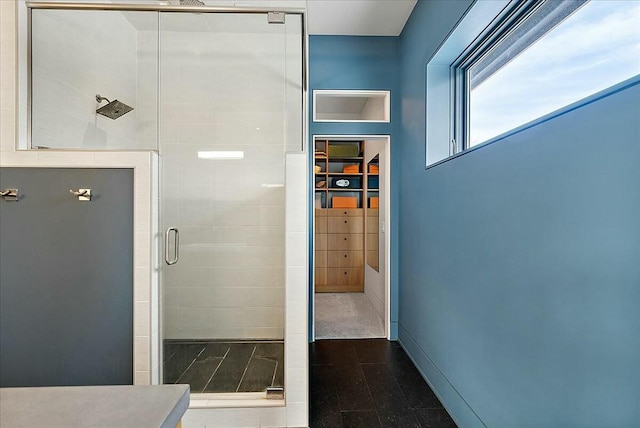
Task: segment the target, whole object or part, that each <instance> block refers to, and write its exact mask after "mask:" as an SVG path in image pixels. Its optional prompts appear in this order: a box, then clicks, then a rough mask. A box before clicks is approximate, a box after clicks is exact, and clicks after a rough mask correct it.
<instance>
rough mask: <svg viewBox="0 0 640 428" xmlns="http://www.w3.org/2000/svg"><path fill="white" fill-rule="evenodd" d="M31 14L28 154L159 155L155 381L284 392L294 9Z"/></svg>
mask: <svg viewBox="0 0 640 428" xmlns="http://www.w3.org/2000/svg"><path fill="white" fill-rule="evenodd" d="M30 19H31V31H30V37H31V44H30V49H31V67H30V70H31V79H30V96H29V100H30V104H29V115H30V119H29V141H30V148H32V149H57V150H119V151H122V150H154V151H158V153H159V155H160V174H159V176H160V183H159V189H160V201H159V212H158V213H153V215H158V217H159V219H158V223H159V225H160V230H158V231H157V233H158V238H159V240H160V241H161V242H162V245H161V246H160V247H161V251H160V253H161V254H160V258H161V259H160V260H159V262H158V267H159V269H158V270H159V276H160V283H161V284H160V288H159V302H160V306H159V308H160V315H159V318H160V319H161V322H160V325H158V326H157V328H158V331H159V337H160V340H161V343H160V344H159V347H161V349H162V352H161V358H162V364H161V366H162V369H161V371H162V375H161V377H162V381H163V382H164V383H189V384H190V385H191V392H192V393H256V394H259V396H264V395H265V393H266V392H267V391H268V393H269V394H275V395H278V394H280V395H281V394H282V390H283V387H284V346H283V344H284V324H285V323H284V313H285V311H284V309H285V307H284V306H285V305H284V303H285V295H284V293H285V186H286V182H285V157H286V156H285V155H286V153H288V152H300V151H302V144H303V114H302V113H303V96H304V90H303V88H304V76H303V56H304V52H303V21H302V15H301V14H300V13H283V12H276V11H268V10H258V11H255V10H234V9H219V8H211V7H180V6H166V7H159V6H144V5H143V6H140V5H137V6H134V5H124V4H105V5H96V4H86V5H84V6H83V5H79V4H60V5H57V6H56V5H53V4H52V3H49V4H47V7H42V8H37V7H34V8H32V9H31V10H30ZM302 179H304V177H302Z"/></svg>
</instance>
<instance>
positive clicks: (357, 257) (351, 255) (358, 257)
mask: <svg viewBox="0 0 640 428" xmlns="http://www.w3.org/2000/svg"><path fill="white" fill-rule="evenodd" d="M316 253H317V252H316ZM362 253H363V252H362V251H327V252H326V256H327V258H326V263H327V267H339V268H342V267H360V268H361V267H363V266H364V260H363V257H362ZM316 266H317V264H316Z"/></svg>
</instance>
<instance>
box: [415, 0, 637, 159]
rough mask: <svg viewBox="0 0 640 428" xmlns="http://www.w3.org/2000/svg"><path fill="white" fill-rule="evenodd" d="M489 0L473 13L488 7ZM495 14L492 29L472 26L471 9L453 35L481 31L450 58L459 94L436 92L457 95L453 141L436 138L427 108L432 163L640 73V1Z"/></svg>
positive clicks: (546, 1)
mask: <svg viewBox="0 0 640 428" xmlns="http://www.w3.org/2000/svg"><path fill="white" fill-rule="evenodd" d="M482 3H484V2H477V3H476V4H475V5H474V6H473V7H472V9H471V10H470V12H469V13H468V15H470V14H471V13H472V12H473V11H474V9H476V8H482V7H484V6H482ZM493 17H494V18H493V20H492V21H487V20H485V21H484V24H485V25H486V27H485V28H484V29H483V28H482V26H481V25H480V24H478V22H480V21H481V20H478V19H475V20H473V21H474V23H473V24H474V25H475V27H472V28H469V25H467V26H465V25H466V23H465V20H467V18H466V17H465V18H464V19H463V20H462V21H461V23H460V24H459V25H458V27H456V29H455V30H454V31H453V32H452V34H451V35H450V36H449V39H452V38H456V37H459V36H458V35H457V33H459V32H462V33H464V34H466V33H469V32H473V34H475V35H476V36H477V38H476V40H477V41H474V42H470V43H468V44H467V45H466V48H462V49H459V50H458V51H457V54H458V55H457V59H452V61H451V62H449V63H448V67H447V68H448V76H447V81H448V85H447V86H448V88H449V89H448V93H447V96H450V98H451V99H452V100H453V101H452V102H450V103H449V101H448V100H446V99H445V98H444V93H443V96H441V97H440V99H436V102H438V103H441V104H442V103H444V104H446V103H449V104H448V105H449V111H448V112H447V114H448V119H449V123H450V124H451V126H450V127H449V129H447V135H448V139H447V141H444V142H443V141H442V140H444V139H443V138H442V137H443V135H441V136H440V137H441V138H439V139H432V141H429V135H430V131H429V114H430V113H429V112H428V114H427V165H430V164H433V163H435V162H437V161H439V160H442V159H444V158H446V157H448V156H451V155H454V154H457V153H459V152H461V151H463V150H466V149H470V148H473V147H474V146H477V145H479V144H482V143H484V142H487V141H489V140H491V139H493V138H495V137H498V136H500V135H503V134H505V133H508V132H509V131H512V130H514V129H516V128H519V127H521V126H523V125H525V124H527V123H531V122H532V121H535V120H536V119H539V118H540V117H543V116H546V115H548V114H550V113H553V112H554V111H557V110H559V109H562V108H563V107H566V106H568V105H570V104H573V103H575V102H577V101H579V100H581V99H584V98H586V97H589V96H590V95H593V94H595V93H597V92H600V91H602V90H605V89H607V88H609V87H611V86H613V85H616V84H617V83H619V82H622V81H625V80H627V79H630V78H633V77H634V76H638V75H640V29H639V27H638V22H640V2H638V1H628V0H620V1H618V0H607V1H601V0H592V1H588V0H566V1H556V0H532V1H515V2H510V3H509V4H507V5H506V7H505V8H504V9H502V10H501V11H500V12H499V13H497V14H496V13H495V12H494V14H493ZM469 21H472V20H469ZM459 27H462V28H461V30H460V31H459ZM449 39H448V40H447V41H446V42H445V43H444V44H443V47H444V48H446V47H447V46H448V44H449ZM443 47H441V48H440V50H442V49H443ZM460 52H462V53H460ZM439 54H440V52H438V53H437V54H436V55H435V57H438V55H439ZM450 57H451V55H450ZM432 62H433V59H432V61H430V62H429V64H428V66H427V109H428V110H429V103H430V102H431V103H433V101H432V100H429V88H430V85H429V79H430V76H429V74H430V67H431V66H432ZM442 65H443V64H439V67H440V68H444V67H442ZM432 71H437V68H436V67H433V70H432ZM442 73H443V70H442V71H440V74H441V75H442ZM431 74H432V78H433V76H435V73H431ZM440 84H442V82H440ZM431 87H433V85H432V86H431ZM436 98H438V97H436ZM431 133H432V134H433V131H431ZM438 140H439V141H438ZM432 143H433V144H435V145H438V144H439V146H440V149H439V150H440V155H439V156H437V157H435V158H434V157H432V158H431V159H430V157H429V150H430V146H431V145H432ZM431 149H432V150H431V152H432V153H434V152H435V150H433V147H431ZM443 151H446V152H448V155H446V156H444V155H443Z"/></svg>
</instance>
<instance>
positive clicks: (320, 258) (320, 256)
mask: <svg viewBox="0 0 640 428" xmlns="http://www.w3.org/2000/svg"><path fill="white" fill-rule="evenodd" d="M330 252H331V253H333V251H318V250H316V267H317V268H324V267H327V266H329V265H328V264H327V254H328V253H330Z"/></svg>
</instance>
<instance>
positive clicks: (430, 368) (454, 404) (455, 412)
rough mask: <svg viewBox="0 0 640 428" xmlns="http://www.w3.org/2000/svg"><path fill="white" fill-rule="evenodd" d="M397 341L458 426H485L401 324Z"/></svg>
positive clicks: (470, 427)
mask: <svg viewBox="0 0 640 428" xmlns="http://www.w3.org/2000/svg"><path fill="white" fill-rule="evenodd" d="M398 330H399V335H398V341H399V342H400V345H401V346H402V348H403V349H404V350H405V352H406V353H407V355H408V356H409V358H410V359H411V361H413V364H415V366H416V368H417V369H418V371H419V372H420V374H421V375H422V377H423V378H424V380H425V381H426V382H427V383H428V384H429V387H431V389H432V390H433V392H434V393H435V394H436V396H437V397H438V399H439V400H440V402H442V405H443V406H444V408H445V409H446V410H447V412H449V415H451V418H452V419H453V420H454V422H455V423H456V425H458V428H487V425H485V423H484V422H482V420H481V419H480V417H479V416H478V415H477V414H476V412H475V411H474V410H473V409H472V408H471V406H469V404H468V403H467V402H466V401H465V399H464V398H463V397H462V396H461V395H460V393H459V392H458V391H457V390H456V388H455V387H454V386H453V385H452V384H451V382H449V380H448V379H447V377H446V376H445V375H444V374H443V373H442V372H441V371H440V369H439V368H438V366H436V364H435V363H434V362H433V361H432V360H431V358H429V356H428V355H427V354H426V353H425V352H424V351H423V350H422V348H421V347H420V345H418V343H417V342H416V341H415V340H414V339H413V337H412V336H411V335H410V334H409V332H407V331H406V330H405V329H404V328H403V327H402V325H399V327H398Z"/></svg>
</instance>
